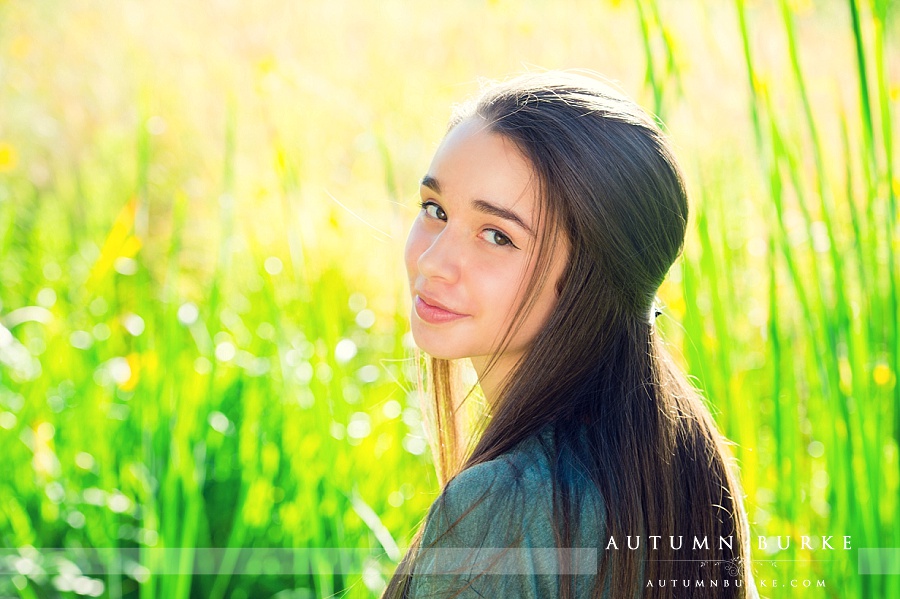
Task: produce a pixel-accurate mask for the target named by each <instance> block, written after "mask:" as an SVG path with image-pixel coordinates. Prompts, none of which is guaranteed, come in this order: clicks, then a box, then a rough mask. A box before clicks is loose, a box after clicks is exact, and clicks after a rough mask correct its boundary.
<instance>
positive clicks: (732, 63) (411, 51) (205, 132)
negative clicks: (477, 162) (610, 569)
mask: <svg viewBox="0 0 900 599" xmlns="http://www.w3.org/2000/svg"><path fill="white" fill-rule="evenodd" d="M898 12H900V3H897V2H887V1H884V0H849V1H837V0H829V1H825V0H817V1H815V2H813V1H811V0H806V1H802V0H791V1H787V0H784V1H779V0H759V1H749V0H748V1H743V0H735V1H713V0H709V1H707V2H700V1H695V0H671V1H668V0H638V1H635V2H625V1H619V2H611V1H608V0H594V1H591V2H587V1H572V2H550V1H537V0H535V1H530V0H529V1H526V0H521V1H517V2H513V1H507V0H496V1H490V2H484V1H475V0H464V1H460V2H439V1H434V0H421V1H416V2H412V1H407V2H401V1H398V0H385V1H383V2H378V3H375V2H363V1H356V2H353V1H350V0H336V1H329V2H325V1H317V2H276V1H274V0H254V1H253V2H237V1H236V0H218V1H212V0H203V1H197V2H173V1H156V2H149V1H143V2H141V1H136V0H123V1H121V2H100V1H92V0H72V1H69V2H59V1H49V0H19V1H15V0H2V1H0V458H2V462H3V467H2V469H0V543H2V547H0V552H2V557H0V596H2V597H7V596H15V597H26V598H37V597H75V596H106V597H116V598H117V597H138V596H140V597H164V598H166V599H169V598H176V599H177V598H181V597H216V598H218V597H238V598H240V597H270V596H277V597H280V598H286V597H325V596H333V595H338V596H344V597H374V596H377V594H378V593H379V592H380V591H381V590H382V589H383V587H384V584H385V582H386V580H387V578H388V577H389V576H390V574H391V573H392V571H393V569H394V568H395V566H396V562H397V560H398V559H399V557H400V555H401V553H402V551H403V549H404V548H405V547H406V545H407V543H408V540H409V538H410V537H411V534H412V532H413V531H414V529H415V527H416V525H417V524H418V523H419V522H420V521H421V519H422V518H423V517H424V515H425V513H426V511H427V509H428V506H429V505H430V503H431V501H432V500H433V499H434V498H435V496H436V494H437V490H438V489H437V481H436V477H435V474H434V471H433V467H432V460H431V457H430V454H429V449H428V444H427V442H426V440H425V434H424V430H423V425H422V423H421V415H420V411H419V400H418V398H417V396H416V395H415V392H414V389H415V385H414V383H413V381H414V380H415V374H414V372H415V364H414V358H413V354H412V351H411V347H412V346H411V340H410V337H409V335H408V324H407V315H408V311H409V299H408V291H407V289H406V280H405V273H404V270H403V266H402V248H403V244H404V242H405V235H406V231H407V228H408V226H409V224H410V222H411V219H412V218H413V217H414V216H415V215H416V213H417V208H416V204H415V200H416V197H417V189H418V180H419V178H420V177H421V176H422V174H423V173H424V171H425V169H426V168H427V166H428V163H429V162H430V158H431V153H432V152H433V150H434V148H435V147H436V145H437V143H438V142H439V141H440V138H441V136H442V134H443V131H444V128H445V124H446V120H447V118H448V117H449V112H450V107H451V105H452V103H454V102H457V101H460V100H462V99H464V98H465V97H467V96H468V95H470V94H471V93H473V92H474V91H476V90H477V88H478V78H479V77H493V78H496V77H504V76H506V75H509V74H512V73H518V72H521V71H522V70H525V69H543V68H573V67H577V68H589V69H593V70H596V71H599V72H601V73H603V74H604V75H605V76H607V77H609V78H610V79H612V80H613V81H615V82H617V83H618V85H619V86H620V87H621V88H622V89H623V90H624V91H625V92H626V93H628V94H629V95H631V96H632V97H634V98H636V99H637V100H639V101H640V102H641V103H642V104H643V105H645V106H646V107H648V108H649V109H651V110H653V111H654V112H655V113H656V114H658V115H659V116H660V117H661V118H662V119H663V121H664V122H665V124H666V126H667V130H668V132H669V133H670V135H671V136H672V138H673V141H674V143H675V146H676V151H677V153H678V155H679V157H680V159H681V161H682V163H683V166H684V167H685V170H686V172H687V174H688V180H689V182H688V183H689V187H690V191H691V194H692V202H693V204H692V215H691V224H690V227H689V232H688V239H687V245H686V249H685V253H684V256H683V258H682V259H681V260H679V261H678V262H677V263H676V265H675V266H674V267H673V269H672V271H671V272H670V276H669V278H668V279H667V281H666V282H665V283H664V285H663V287H662V289H661V290H660V297H661V299H662V300H663V301H664V303H665V307H664V316H662V317H660V319H659V320H658V321H657V322H658V326H660V327H661V328H662V329H663V332H664V335H665V336H666V338H667V340H668V341H669V343H670V345H671V348H672V350H673V352H674V353H675V354H676V356H677V358H678V359H679V360H680V361H681V363H682V364H683V365H684V367H685V369H686V370H687V371H688V372H689V373H690V374H691V375H692V376H693V377H696V378H695V379H694V380H695V382H696V384H697V385H698V386H699V387H700V388H702V389H703V391H704V394H705V397H707V398H708V400H709V403H710V406H711V409H712V410H713V412H714V414H715V415H716V418H717V420H718V422H719V423H720V425H721V427H722V429H723V431H724V432H725V433H726V434H727V435H728V436H729V438H730V439H732V440H733V441H734V446H733V450H734V455H735V457H736V460H737V465H738V466H739V468H740V472H741V476H742V480H743V485H744V491H745V493H746V500H745V501H746V504H747V509H748V513H749V515H750V520H751V523H752V534H753V535H754V537H753V543H754V559H755V561H756V567H755V571H756V576H757V579H758V580H761V581H768V586H767V588H764V589H761V590H762V594H763V595H764V596H768V597H788V596H794V595H797V594H800V595H802V596H815V597H842V598H843V597H851V598H855V597H879V598H880V597H891V596H900V577H898V576H896V575H895V576H877V575H862V574H860V571H859V568H858V564H857V550H858V549H859V548H865V547H869V548H877V547H882V548H887V547H900V514H898V512H900V498H898V496H900V460H898V437H900V386H898V383H897V373H898V371H900V351H898V338H900V336H898V330H897V327H898V312H900V308H898V285H900V274H898V271H900V269H898V264H897V253H898V249H900V228H898V217H897V198H898V195H900V179H898V177H900V171H898V167H897V160H896V157H895V155H894V149H895V147H896V146H895V143H894V142H895V141H896V139H897V136H896V131H897V126H896V124H895V123H894V122H893V120H892V119H893V118H894V117H895V115H896V110H897V104H898V101H900V52H898V50H900V48H898V42H897V34H898V33H900V29H898V17H897V13H898ZM788 535H790V536H791V537H792V539H791V543H790V547H789V549H787V550H783V551H781V550H777V540H776V539H775V537H778V536H781V537H782V542H784V541H783V539H784V537H786V536H788ZM800 535H812V536H814V537H815V536H821V535H834V540H833V541H832V544H833V546H835V547H836V550H834V551H829V550H823V549H821V548H820V547H821V545H814V547H815V548H814V549H813V550H808V549H801V548H800ZM843 535H851V537H852V550H850V551H844V550H843V549H842V547H843V542H842V541H843V539H842V537H843ZM757 536H763V537H768V538H769V540H770V542H769V543H768V546H769V549H768V550H762V549H760V548H759V545H758V543H757V539H756V537H757ZM208 547H218V548H228V549H229V551H225V553H224V558H223V559H222V560H220V562H217V563H216V564H215V567H213V568H212V570H207V571H206V573H205V574H203V575H195V576H190V575H187V574H182V575H178V574H177V573H178V572H182V573H187V572H191V571H197V570H196V568H197V567H198V566H196V565H195V566H194V570H192V565H191V564H192V563H193V560H194V558H195V557H197V559H198V560H202V559H206V558H205V557H204V552H203V551H202V548H208ZM97 548H106V549H113V548H118V549H121V550H123V551H125V550H127V551H130V552H131V553H129V554H128V555H130V556H132V557H133V558H134V559H131V560H129V561H128V563H125V564H122V563H118V564H117V563H113V561H112V560H114V559H115V558H114V557H108V555H109V554H102V553H99V554H98V553H97V552H96V551H95V550H96V549H97ZM165 548H199V549H198V550H197V551H196V552H194V553H192V551H193V550H191V549H188V550H187V551H185V552H182V553H181V554H179V555H180V557H179V558H178V559H180V560H182V561H181V562H179V566H178V567H170V568H168V569H166V568H165V567H163V565H162V563H161V561H160V560H161V559H162V558H160V557H159V555H160V554H159V553H154V552H153V551H152V550H154V549H165ZM241 548H297V549H310V551H309V553H307V554H304V555H305V556H306V557H305V558H304V560H306V561H304V562H303V563H300V564H299V565H295V566H294V568H293V570H291V569H288V570H290V572H291V573H286V572H285V571H284V569H282V571H281V573H278V572H276V573H273V574H270V575H265V576H263V575H249V574H247V573H246V572H247V570H246V569H242V568H244V567H243V566H241V565H240V564H239V562H238V557H237V556H238V550H240V549H241ZM327 548H340V549H341V550H342V551H344V553H342V554H341V555H342V556H343V557H341V558H340V559H338V560H337V561H336V558H335V557H334V555H333V554H329V553H328V552H327V551H326V549H327ZM352 548H357V549H359V551H358V552H357V553H354V555H358V556H359V559H356V558H352V556H351V557H350V558H348V557H347V556H348V555H350V552H349V550H350V549H352ZM773 548H774V549H776V551H773V550H772V549H773ZM41 549H44V550H45V551H41ZM51 549H57V550H64V551H57V552H55V553H54V552H52V551H47V550H51ZM104 555H107V557H104ZM345 558H346V559H350V561H349V562H348V561H346V559H345ZM351 558H352V559H351ZM354 560H355V561H354ZM339 562H340V563H339ZM98 563H99V564H100V565H99V566H98V565H97V564H98ZM198 563H199V561H198ZM201 569H202V568H201ZM160 572H162V573H160ZM773 579H775V580H777V581H778V583H777V584H779V587H776V588H770V587H771V581H772V580H773ZM791 580H797V581H798V582H799V583H800V585H801V588H800V589H799V590H798V589H792V588H790V586H789V583H790V581H791ZM806 580H810V581H812V586H813V588H811V589H807V590H803V589H802V585H803V584H804V581H806ZM819 580H824V581H825V585H826V586H825V588H821V587H820V588H815V586H816V584H817V581H819Z"/></svg>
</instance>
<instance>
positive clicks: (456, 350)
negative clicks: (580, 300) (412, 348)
mask: <svg viewBox="0 0 900 599" xmlns="http://www.w3.org/2000/svg"><path fill="white" fill-rule="evenodd" d="M420 192H421V200H422V202H423V203H424V205H423V207H422V210H421V211H420V212H419V215H418V216H417V217H416V219H415V221H414V222H413V224H412V227H411V229H410V232H409V237H408V239H407V243H406V249H405V261H406V269H407V274H408V277H409V288H410V293H411V296H412V300H413V307H412V311H411V314H410V326H411V330H412V335H413V338H414V339H415V342H416V345H418V347H419V348H421V349H422V350H424V351H425V352H427V353H428V354H430V355H432V356H433V357H436V358H443V359H459V358H472V364H473V366H474V367H475V369H476V371H478V373H479V375H482V374H483V369H484V366H485V365H486V363H487V361H488V358H489V356H490V354H491V353H493V352H494V351H495V350H496V347H497V345H498V343H499V341H500V339H501V338H502V336H503V334H504V333H505V332H506V330H507V329H508V328H509V327H510V325H511V323H512V318H513V315H514V313H515V310H516V308H517V306H518V305H519V303H520V301H521V299H522V296H523V294H524V292H525V285H527V282H528V280H529V279H530V278H531V276H532V272H533V269H534V264H533V263H532V264H528V262H529V258H530V257H531V256H532V254H533V253H534V252H535V251H536V249H537V248H536V244H537V238H538V237H537V236H536V235H537V234H538V233H539V232H538V231H536V230H535V227H536V224H535V220H536V209H537V202H538V197H537V193H538V188H537V177H536V175H535V174H534V171H533V169H532V166H531V163H530V162H529V160H528V159H527V158H526V157H525V156H524V155H523V154H522V153H521V152H520V151H519V149H518V148H517V147H516V146H515V144H513V143H512V142H511V141H510V140H508V139H507V138H505V137H503V136H502V135H499V134H497V133H494V132H491V131H490V130H489V129H488V128H487V124H486V122H485V121H484V120H482V119H480V118H471V119H468V120H466V121H463V122H462V123H460V124H458V125H457V126H456V127H454V128H453V129H452V130H451V131H450V132H449V133H448V134H447V136H446V137H445V138H444V140H443V141H442V142H441V144H440V146H439V147H438V149H437V151H436V153H435V155H434V158H433V160H432V162H431V165H430V166H429V168H428V172H427V174H426V176H425V177H424V178H423V184H422V186H421V189H420ZM488 204H490V205H491V206H493V208H491V207H490V206H488ZM504 210H505V211H508V212H509V213H513V214H514V215H515V216H517V217H518V218H519V219H520V220H521V221H522V223H521V224H519V223H516V222H514V220H510V218H504V217H502V216H500V215H499V212H501V211H504ZM491 212H493V213H491ZM507 216H508V217H509V216H511V215H507ZM513 218H514V217H513ZM529 228H530V229H531V230H532V231H534V233H532V232H529V230H528V229H529ZM563 237H564V236H563ZM564 245H565V244H564ZM567 254H568V248H567V247H562V248H559V249H558V250H557V251H555V252H554V256H553V261H552V263H551V268H550V276H549V278H548V280H547V281H546V282H545V284H544V286H543V288H542V289H541V291H540V293H539V295H538V298H537V302H536V304H535V305H534V307H533V308H532V310H531V311H530V312H529V314H528V316H527V317H526V319H525V321H524V323H523V325H522V327H521V328H520V329H519V330H518V331H517V333H516V334H515V335H514V336H513V337H512V339H511V341H510V343H509V345H508V346H507V348H506V350H505V352H504V353H503V354H502V356H501V357H500V359H499V360H498V362H497V364H496V366H495V367H493V369H492V370H491V378H492V381H488V380H485V379H484V378H482V381H481V383H482V389H483V390H484V392H485V395H486V396H488V395H489V393H490V387H492V386H493V384H496V383H497V382H499V380H501V378H502V377H503V376H504V374H505V373H506V372H508V371H509V369H510V368H512V366H513V365H514V364H515V362H516V360H517V359H518V358H519V357H520V356H521V355H522V353H523V352H524V351H525V350H526V349H527V348H528V346H529V344H530V343H531V341H532V340H533V338H534V336H535V335H536V334H537V332H538V331H539V330H540V328H541V327H542V326H543V324H544V323H545V322H546V320H547V318H548V317H549V315H550V313H551V311H552V310H553V307H554V306H555V304H556V300H557V296H556V283H557V282H558V281H559V279H560V277H561V275H562V273H563V270H564V268H565V265H566V259H567ZM417 296H419V297H418V298H417ZM421 300H424V301H425V302H427V303H430V304H432V305H434V304H439V306H440V307H442V308H445V309H447V310H449V311H452V312H454V313H457V314H461V315H463V316H462V317H461V318H455V319H453V320H449V321H446V322H437V323H434V322H428V321H427V320H425V319H423V318H422V317H421V316H420V314H419V312H418V311H417V307H416V303H417V301H421ZM420 307H421V304H420Z"/></svg>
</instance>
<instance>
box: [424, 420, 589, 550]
mask: <svg viewBox="0 0 900 599" xmlns="http://www.w3.org/2000/svg"><path fill="white" fill-rule="evenodd" d="M555 448H556V445H555V440H554V435H553V431H552V429H551V428H549V427H548V428H544V429H542V430H540V431H539V432H537V433H535V434H533V435H531V436H529V437H528V438H526V439H525V440H524V441H522V442H520V443H519V444H518V445H516V446H515V447H514V448H513V449H511V450H510V451H508V452H505V453H503V454H501V455H500V456H498V457H497V458H495V459H492V460H489V461H487V462H482V463H480V464H476V465H475V466H472V467H470V468H467V469H466V470H464V471H462V472H461V473H459V474H458V475H457V476H456V477H454V478H453V479H452V480H450V482H449V483H448V484H447V485H446V486H445V488H444V490H443V491H442V493H441V494H440V496H439V497H438V499H437V500H436V501H435V502H434V504H433V505H432V506H431V510H430V511H429V514H428V518H427V522H428V523H430V524H431V526H430V528H431V530H430V531H427V532H436V531H438V530H441V531H442V530H445V528H446V527H449V526H450V524H451V523H453V522H457V521H458V524H457V527H459V530H460V531H461V532H460V533H457V536H459V535H462V536H464V537H467V538H466V539H465V540H467V541H472V539H471V536H472V535H473V534H485V533H487V534H490V535H492V536H494V537H496V536H498V535H499V536H503V537H506V536H510V535H513V534H517V533H520V532H521V533H523V534H524V535H525V536H526V537H530V539H529V540H530V541H531V542H532V543H548V544H551V545H552V544H554V539H553V534H552V526H551V524H552V521H553V518H554V498H553V494H554V477H553V466H552V464H551V460H555V459H556V455H555ZM582 496H583V497H584V498H585V499H587V500H588V501H591V500H592V501H594V502H595V503H594V506H595V507H596V508H599V509H602V501H601V500H600V497H599V494H598V492H597V491H596V489H594V488H593V487H592V486H585V487H584V493H583V495H582ZM584 507H588V506H584ZM580 512H581V514H582V518H583V522H582V525H583V526H581V527H580V528H581V529H582V530H583V532H584V533H586V534H587V538H590V537H591V533H592V532H596V530H593V529H596V527H597V526H598V524H599V518H597V517H596V516H595V515H594V514H596V513H597V512H596V510H587V509H583V510H580ZM467 533H468V534H467ZM427 536H431V537H432V538H433V536H432V535H427Z"/></svg>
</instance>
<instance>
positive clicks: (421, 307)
mask: <svg viewBox="0 0 900 599" xmlns="http://www.w3.org/2000/svg"><path fill="white" fill-rule="evenodd" d="M415 304H416V314H418V315H419V318H421V319H422V320H424V321H425V322H430V323H432V324H439V323H442V322H450V321H451V320H459V319H460V318H465V317H466V316H467V315H466V314H457V313H456V312H451V311H450V310H444V309H443V308H438V307H437V306H432V305H431V304H429V303H428V302H426V301H425V300H423V299H422V298H421V297H419V296H418V295H417V296H416V299H415Z"/></svg>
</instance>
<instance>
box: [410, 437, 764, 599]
mask: <svg viewBox="0 0 900 599" xmlns="http://www.w3.org/2000/svg"><path fill="white" fill-rule="evenodd" d="M553 445H554V443H553V435H552V429H550V428H549V427H548V428H546V429H544V430H543V431H542V432H541V433H539V434H537V435H534V436H532V437H529V438H528V439H526V440H525V441H523V442H522V443H520V444H519V445H518V446H517V447H516V448H514V449H513V450H512V451H510V452H508V453H506V454H504V455H503V456H501V457H500V458H497V459H495V460H491V461H488V462H485V463H482V464H478V465H477V466H474V467H472V468H469V469H467V470H465V471H463V472H462V473H460V474H459V475H458V476H457V477H456V478H454V479H453V480H452V481H450V483H449V484H448V485H447V486H446V488H445V489H444V492H443V493H442V494H441V496H439V497H438V499H437V500H436V501H435V502H434V504H433V505H432V506H431V509H430V510H429V512H428V515H427V517H426V520H425V530H424V531H423V536H422V541H421V545H420V549H419V552H418V554H417V560H416V562H415V566H414V568H415V569H414V570H413V575H412V577H411V580H410V587H409V589H408V592H407V595H406V596H407V599H432V598H433V599H438V598H444V597H453V596H457V597H461V598H463V599H475V598H477V597H489V598H491V599H503V598H507V597H509V598H512V597H516V598H522V599H544V598H550V597H558V596H559V594H560V581H561V580H571V579H574V584H575V597H577V598H579V599H581V598H585V599H587V598H589V597H590V596H591V590H592V588H593V585H594V582H595V580H596V576H597V571H598V567H597V565H598V563H599V561H598V558H599V557H600V556H599V555H598V552H599V551H603V550H605V544H603V543H602V542H598V540H600V539H605V538H606V537H607V535H606V534H604V533H605V530H604V528H605V527H604V525H603V522H604V521H605V509H606V506H605V505H604V502H603V500H602V498H601V496H600V493H599V491H597V490H596V488H595V487H594V486H593V484H589V485H587V486H586V487H585V489H587V490H588V492H587V493H586V494H585V497H586V499H585V503H583V504H582V505H581V506H580V509H578V510H577V513H579V514H580V521H579V526H578V528H577V529H576V530H577V533H576V536H575V542H574V543H573V548H572V549H571V551H570V553H569V554H568V557H569V560H568V561H565V560H561V559H560V558H559V554H558V553H557V549H556V547H557V542H556V539H555V537H554V533H553V527H552V521H553V505H552V497H553V489H552V486H551V469H550V463H549V458H548V457H547V456H548V455H555V450H554V448H553ZM543 447H547V448H548V449H549V452H546V451H545V450H544V449H543ZM583 482H585V483H587V481H586V480H584V481H583ZM482 496H484V500H483V501H481V502H480V503H478V504H477V505H475V506H474V507H472V505H473V503H474V502H476V501H477V500H478V498H480V497H482ZM459 518H461V520H460V521H459V523H458V524H457V525H456V526H455V527H453V528H452V529H451V530H448V528H449V527H450V524H451V523H452V522H455V521H456V520H457V519H459ZM563 574H573V575H574V576H565V577H563V576H561V575H563ZM745 583H746V584H747V586H748V587H749V588H748V590H749V594H748V596H749V597H758V592H757V590H756V585H755V582H754V580H753V578H752V576H750V577H749V579H748V580H746V581H745ZM459 590H462V592H461V593H459V594H457V591H459ZM688 592H689V591H688ZM642 594H643V589H642V588H638V587H636V588H635V589H634V596H635V597H640V596H642ZM603 597H604V598H606V597H609V589H604V592H603ZM617 599H618V598H617Z"/></svg>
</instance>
